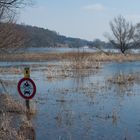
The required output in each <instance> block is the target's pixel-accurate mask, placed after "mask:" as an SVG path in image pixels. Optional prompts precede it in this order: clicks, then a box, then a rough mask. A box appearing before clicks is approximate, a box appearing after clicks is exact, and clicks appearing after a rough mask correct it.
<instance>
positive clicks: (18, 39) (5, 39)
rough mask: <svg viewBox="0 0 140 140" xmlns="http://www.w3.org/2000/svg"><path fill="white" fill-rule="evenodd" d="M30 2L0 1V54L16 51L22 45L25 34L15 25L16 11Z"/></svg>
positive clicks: (23, 0) (17, 0)
mask: <svg viewBox="0 0 140 140" xmlns="http://www.w3.org/2000/svg"><path fill="white" fill-rule="evenodd" d="M29 4H31V0H0V53H2V52H9V51H8V50H16V49H17V48H20V47H21V46H23V45H24V42H25V38H24V36H25V33H24V32H23V31H21V30H20V29H19V28H18V26H17V25H16V24H15V16H16V14H17V12H18V9H20V8H22V7H24V6H26V5H29Z"/></svg>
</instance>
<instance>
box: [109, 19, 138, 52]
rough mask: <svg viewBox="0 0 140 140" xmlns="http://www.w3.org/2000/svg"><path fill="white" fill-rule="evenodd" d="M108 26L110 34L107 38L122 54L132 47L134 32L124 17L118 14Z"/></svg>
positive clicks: (133, 28)
mask: <svg viewBox="0 0 140 140" xmlns="http://www.w3.org/2000/svg"><path fill="white" fill-rule="evenodd" d="M110 28H111V31H112V35H111V36H110V35H109V36H107V38H108V39H109V42H110V43H111V44H112V45H113V46H114V47H115V48H118V49H119V50H120V51H121V52H122V53H123V54H124V53H125V51H126V50H128V49H130V48H132V45H133V41H134V33H135V27H134V26H133V25H132V23H130V22H128V21H126V19H125V18H124V17H122V16H118V17H115V18H114V19H113V21H111V22H110Z"/></svg>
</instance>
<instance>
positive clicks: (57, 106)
mask: <svg viewBox="0 0 140 140" xmlns="http://www.w3.org/2000/svg"><path fill="white" fill-rule="evenodd" d="M50 65H51V67H53V66H54V65H56V64H54V63H53V62H50V63H49V62H43V63H36V62H28V63H27V62H26V63H24V62H22V63H20V64H19V63H16V62H14V63H12V62H11V63H10V62H8V63H4V62H3V63H2V62H0V69H5V71H2V70H1V74H0V78H1V79H3V80H7V81H9V80H10V81H13V83H14V84H11V85H9V86H7V87H6V89H7V91H8V92H10V93H11V94H12V95H13V96H14V97H16V98H19V99H20V100H22V99H21V98H20V97H18V93H17V91H16V84H17V82H18V81H19V79H20V78H22V77H23V74H22V70H23V68H24V67H25V66H30V68H31V78H32V79H33V80H34V81H35V83H36V86H37V93H36V96H35V97H34V99H33V102H34V103H35V105H36V109H37V114H36V116H34V118H32V122H33V125H34V129H35V132H36V139H37V140H139V138H140V86H139V84H140V82H139V80H138V81H136V82H133V83H131V84H126V85H123V86H122V85H118V84H113V83H112V84H110V83H108V79H109V78H110V77H114V76H115V75H117V74H120V73H122V74H124V75H129V74H134V75H135V74H137V75H138V74H140V61H137V62H122V63H117V62H116V63H104V64H102V68H101V69H99V70H98V72H96V73H89V74H88V75H84V76H81V75H78V73H77V75H75V76H73V77H61V76H59V77H55V78H50V77H48V75H47V67H49V66H50ZM6 69H8V71H6ZM9 69H13V71H14V72H13V71H12V70H11V71H9ZM15 70H16V72H15ZM1 92H3V91H2V89H1Z"/></svg>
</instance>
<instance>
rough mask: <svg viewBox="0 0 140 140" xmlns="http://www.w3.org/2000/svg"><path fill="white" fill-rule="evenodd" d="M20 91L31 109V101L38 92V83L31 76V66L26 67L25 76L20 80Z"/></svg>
mask: <svg viewBox="0 0 140 140" xmlns="http://www.w3.org/2000/svg"><path fill="white" fill-rule="evenodd" d="M17 88H18V92H19V94H20V96H21V97H23V98H24V99H25V102H26V107H27V109H28V110H30V102H29V100H30V99H32V98H33V97H34V95H35V93H36V85H35V83H34V81H33V80H32V79H31V78H30V68H25V69H24V78H22V79H21V80H20V81H19V82H18V87H17Z"/></svg>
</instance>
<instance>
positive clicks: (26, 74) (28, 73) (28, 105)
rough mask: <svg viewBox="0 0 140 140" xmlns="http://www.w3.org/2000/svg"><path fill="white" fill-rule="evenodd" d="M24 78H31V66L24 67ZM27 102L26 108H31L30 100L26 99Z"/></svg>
mask: <svg viewBox="0 0 140 140" xmlns="http://www.w3.org/2000/svg"><path fill="white" fill-rule="evenodd" d="M24 78H30V68H29V67H26V68H24ZM25 102H26V108H27V109H28V110H30V101H29V100H26V101H25Z"/></svg>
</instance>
